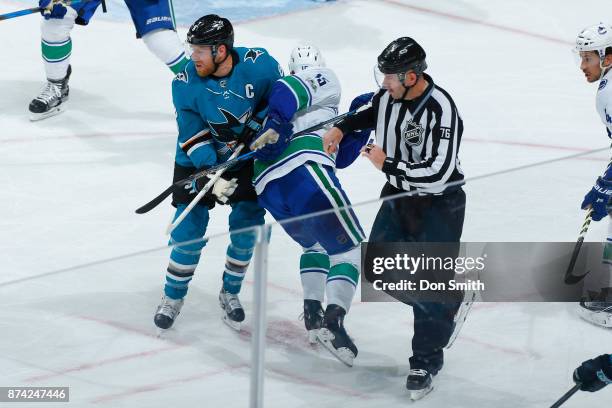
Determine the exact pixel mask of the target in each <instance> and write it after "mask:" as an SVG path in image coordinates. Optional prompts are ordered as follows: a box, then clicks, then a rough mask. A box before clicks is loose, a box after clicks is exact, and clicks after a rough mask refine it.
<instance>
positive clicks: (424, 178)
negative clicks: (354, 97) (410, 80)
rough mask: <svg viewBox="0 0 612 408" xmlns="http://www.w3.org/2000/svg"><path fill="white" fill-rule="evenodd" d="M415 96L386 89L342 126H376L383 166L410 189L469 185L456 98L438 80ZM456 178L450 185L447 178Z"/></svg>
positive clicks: (347, 128)
mask: <svg viewBox="0 0 612 408" xmlns="http://www.w3.org/2000/svg"><path fill="white" fill-rule="evenodd" d="M423 75H424V76H425V79H426V80H427V82H428V83H429V85H428V86H427V88H426V89H425V91H424V92H423V94H422V95H421V96H420V97H418V98H417V99H414V100H410V101H408V100H394V99H392V98H391V96H390V95H389V93H388V92H387V91H386V90H384V89H381V90H380V91H379V92H378V93H377V94H376V95H374V97H373V99H372V106H371V107H369V108H367V109H365V110H363V111H361V112H359V113H357V114H355V115H352V116H349V117H348V118H346V119H344V120H343V121H341V122H340V123H338V124H337V125H336V126H337V127H338V128H339V129H340V130H341V131H342V133H344V134H347V133H348V132H351V131H353V130H362V129H370V128H374V129H375V130H376V144H377V145H378V146H380V147H381V148H382V149H383V150H384V152H385V153H386V155H387V158H386V160H385V163H384V164H383V168H382V171H383V172H384V173H385V175H386V176H387V180H388V182H389V183H390V184H391V185H393V186H394V187H396V188H398V189H402V190H405V191H413V190H417V189H418V190H426V191H422V193H424V194H440V193H447V192H450V191H454V190H457V189H458V188H459V186H460V185H461V184H463V182H462V181H463V179H464V176H463V172H462V171H461V166H460V163H459V158H458V152H459V145H460V143H461V135H462V134H463V120H462V119H461V116H460V115H459V111H458V110H457V107H456V106H455V102H453V99H452V98H451V96H450V95H449V94H448V92H446V91H445V90H444V89H442V88H440V87H439V86H437V85H435V84H434V82H433V79H432V78H431V77H430V76H429V75H427V74H423ZM452 182H458V183H453V185H452V186H450V187H449V186H447V185H446V184H447V183H452Z"/></svg>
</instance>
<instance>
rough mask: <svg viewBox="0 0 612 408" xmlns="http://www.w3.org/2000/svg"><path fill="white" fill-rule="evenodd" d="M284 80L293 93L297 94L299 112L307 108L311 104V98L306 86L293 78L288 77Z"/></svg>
mask: <svg viewBox="0 0 612 408" xmlns="http://www.w3.org/2000/svg"><path fill="white" fill-rule="evenodd" d="M282 80H283V81H284V82H285V83H286V84H287V85H289V87H290V88H291V89H292V90H293V92H295V95H296V96H297V103H298V108H297V110H298V111H299V110H302V109H304V108H306V107H307V106H308V103H309V102H310V96H309V94H308V90H307V89H306V87H305V86H304V84H302V83H301V82H300V80H299V79H295V78H294V77H292V76H286V77H284V78H283V79H282Z"/></svg>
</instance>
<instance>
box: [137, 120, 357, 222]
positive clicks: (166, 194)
mask: <svg viewBox="0 0 612 408" xmlns="http://www.w3.org/2000/svg"><path fill="white" fill-rule="evenodd" d="M355 112H356V111H355V110H352V111H350V112H346V113H343V114H342V115H339V116H335V117H333V118H331V119H328V120H326V121H323V122H321V123H318V124H316V125H314V126H311V127H309V128H307V129H304V130H301V131H299V132H297V133H296V134H294V135H293V136H291V137H292V138H295V137H298V136H303V135H305V134H307V133H310V132H314V131H315V130H319V129H321V128H322V127H324V126H326V125H328V124H330V123H336V122H338V121H339V120H342V119H344V118H345V117H347V116H350V115H352V114H354V113H355ZM254 155H255V152H254V151H252V152H248V153H245V154H243V155H242V156H238V157H236V158H235V159H232V160H228V161H226V162H223V163H221V164H218V165H216V166H212V167H209V168H207V169H205V170H202V171H199V172H197V173H194V174H192V175H191V176H189V177H187V178H184V179H182V180H179V181H177V182H175V183H174V184H172V185H171V186H170V187H168V188H167V189H165V190H164V191H162V192H161V193H159V195H157V197H155V198H153V199H152V200H151V201H149V202H148V203H146V204H145V205H143V206H142V207H140V208H138V209H136V214H145V213H148V212H149V211H151V210H152V209H153V208H155V207H157V206H158V205H159V204H161V203H162V201H164V200H165V199H166V198H168V197H169V196H170V195H172V193H173V192H174V191H177V190H179V189H181V188H183V187H185V186H186V185H187V184H190V183H191V182H192V181H193V180H197V179H199V178H201V177H204V176H206V175H207V174H210V173H214V172H216V171H219V170H221V169H225V168H227V167H232V166H234V165H235V164H237V163H239V162H241V161H244V160H248V159H250V158H252V157H253V156H254Z"/></svg>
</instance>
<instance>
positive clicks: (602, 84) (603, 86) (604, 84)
mask: <svg viewBox="0 0 612 408" xmlns="http://www.w3.org/2000/svg"><path fill="white" fill-rule="evenodd" d="M606 85H608V80H607V79H603V80H602V81H601V82H600V83H599V90H600V91H601V90H602V89H604V88H605V87H606Z"/></svg>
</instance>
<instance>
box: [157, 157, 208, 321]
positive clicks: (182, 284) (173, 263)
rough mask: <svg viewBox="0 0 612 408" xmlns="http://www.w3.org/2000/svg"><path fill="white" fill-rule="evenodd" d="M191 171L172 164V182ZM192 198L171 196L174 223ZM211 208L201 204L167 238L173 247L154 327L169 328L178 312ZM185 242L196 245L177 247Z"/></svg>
mask: <svg viewBox="0 0 612 408" xmlns="http://www.w3.org/2000/svg"><path fill="white" fill-rule="evenodd" d="M194 171H195V168H193V167H185V166H181V165H179V164H177V163H175V164H174V181H177V180H181V179H184V178H185V177H187V176H189V175H190V174H192V173H193V172H194ZM192 198H193V195H192V194H190V193H189V192H188V191H187V190H184V189H181V190H179V191H176V192H174V194H173V195H172V205H173V206H175V207H176V213H175V215H174V219H176V218H177V217H179V216H180V215H181V214H182V212H183V211H184V210H185V208H186V207H187V205H188V204H189V203H190V202H191V199H192ZM213 206H214V203H213V202H210V200H207V199H205V200H202V201H201V202H200V203H199V204H198V205H196V206H195V208H194V209H193V210H192V211H191V212H190V213H189V214H188V215H187V217H185V219H184V220H183V222H181V223H180V224H179V225H178V226H177V227H176V228H175V229H174V230H173V231H172V234H171V235H170V244H171V245H175V246H173V248H172V252H171V253H170V260H169V262H168V268H167V269H166V283H165V285H164V295H163V297H162V301H161V304H160V305H159V306H158V308H157V311H156V312H155V317H154V319H153V320H154V322H155V325H156V326H157V327H159V328H160V329H168V328H170V327H171V326H172V324H173V323H174V321H175V320H176V317H177V316H178V314H179V312H180V311H181V307H182V306H183V298H184V297H185V295H186V294H187V289H188V286H189V282H190V281H191V279H192V278H193V274H194V272H195V269H196V267H197V266H198V262H199V260H200V254H201V253H202V248H204V245H206V242H205V241H203V240H200V239H201V238H202V237H203V236H204V234H205V233H206V227H207V226H208V220H209V215H208V210H209V208H212V207H213ZM196 240H200V241H196ZM188 241H195V242H194V243H190V244H188V245H176V244H180V243H183V242H188Z"/></svg>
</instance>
